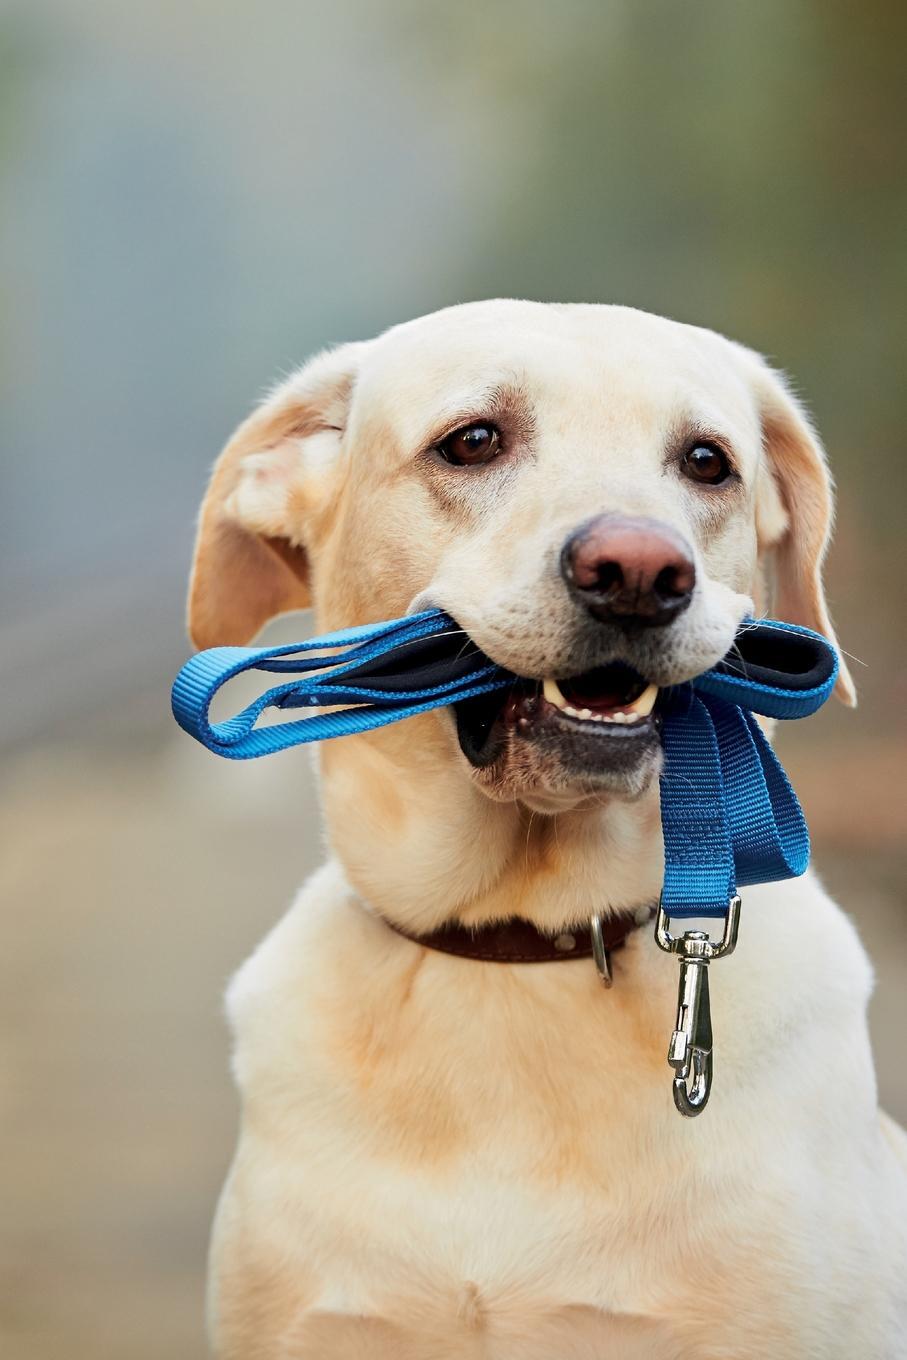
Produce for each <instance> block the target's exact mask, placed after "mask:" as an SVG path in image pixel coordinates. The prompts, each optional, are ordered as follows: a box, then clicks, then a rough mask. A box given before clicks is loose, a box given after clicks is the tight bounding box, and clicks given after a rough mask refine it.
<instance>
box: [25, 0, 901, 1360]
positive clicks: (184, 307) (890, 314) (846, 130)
mask: <svg viewBox="0 0 907 1360" xmlns="http://www.w3.org/2000/svg"><path fill="white" fill-rule="evenodd" d="M905 40H907V11H905V10H904V8H903V6H900V5H896V4H894V3H883V0H866V2H865V3H863V4H862V5H860V6H855V5H852V6H849V5H845V4H840V3H837V0H831V3H818V0H816V2H815V3H805V2H804V0H761V3H759V4H753V5H744V4H730V5H729V4H727V3H724V2H723V0H703V2H702V3H697V4H692V5H691V4H687V5H678V4H677V3H676V0H559V3H558V4H553V3H552V4H541V3H527V2H520V3H518V2H517V0H492V2H491V3H489V4H487V5H483V6H478V5H476V6H472V7H466V6H463V5H450V4H441V3H436V2H435V0H382V2H381V3H378V2H377V0H375V2H374V3H372V2H370V0H340V2H339V3H333V4H331V3H317V2H315V0H302V2H300V0H294V3H289V2H288V3H278V2H276V0H274V2H271V3H263V4H258V5H254V6H253V5H249V4H240V3H237V0H180V3H176V0H154V3H152V2H151V0H133V2H132V3H130V4H123V3H122V0H82V3H80V4H78V5H75V4H73V3H71V0H7V3H6V5H5V6H4V8H3V9H2V11H0V178H2V192H0V239H2V243H3V247H4V250H3V255H4V260H5V265H6V278H5V295H4V306H3V309H2V313H0V336H2V340H0V354H2V374H0V384H2V390H0V398H2V399H0V456H2V470H0V475H2V494H0V520H2V522H0V529H2V532H0V685H2V693H3V697H4V702H3V704H2V706H0V745H2V746H3V747H4V748H5V750H6V752H7V769H8V772H9V778H8V781H7V785H6V792H5V793H4V794H3V796H2V801H0V831H2V832H3V833H4V839H5V849H6V853H5V855H4V860H3V867H2V870H0V873H2V878H0V884H2V887H3V889H4V898H5V900H4V908H5V909H6V919H7V924H6V926H5V931H6V946H5V949H4V951H3V961H2V962H0V983H2V987H0V996H2V1000H0V1007H2V1013H3V1016H4V1020H5V1022H6V1025H5V1027H4V1030H5V1035H6V1037H5V1039H4V1044H5V1046H6V1054H7V1057H8V1063H9V1073H10V1080H9V1085H8V1089H9V1092H10V1097H9V1103H10V1111H9V1112H10V1118H9V1120H8V1122H7V1125H6V1127H7V1130H8V1133H9V1135H10V1137H11V1143H10V1147H9V1149H8V1151H7V1153H6V1154H5V1155H4V1156H3V1158H2V1159H0V1165H2V1167H3V1170H4V1173H7V1174H8V1175H9V1176H10V1179H11V1181H12V1186H11V1193H10V1197H9V1200H10V1203H11V1205H12V1209H13V1212H12V1214H11V1215H10V1217H9V1220H8V1222H7V1224H6V1230H7V1231H6V1235H5V1238H4V1240H3V1243H2V1244H0V1269H2V1272H3V1273H2V1278H0V1289H2V1290H3V1292H2V1294H0V1337H2V1336H3V1335H4V1328H5V1329H6V1331H7V1332H8V1334H9V1337H10V1338H11V1339H12V1340H13V1341H14V1343H15V1346H14V1353H15V1354H16V1355H17V1356H23V1357H27V1360H35V1358H36V1357H39V1356H42V1357H43V1356H45V1355H46V1356H50V1355H54V1356H57V1355H59V1354H60V1353H66V1354H67V1355H69V1356H73V1357H78V1356H80V1355H81V1354H83V1353H84V1354H85V1355H91V1356H93V1357H95V1360H97V1358H98V1357H104V1356H108V1355H109V1356H111V1357H114V1356H115V1357H117V1360H124V1357H130V1360H133V1358H134V1360H139V1357H145V1356H148V1357H151V1356H159V1355H161V1354H163V1353H165V1351H166V1352H167V1353H171V1354H176V1353H178V1354H180V1355H181V1356H191V1355H200V1354H201V1353H202V1349H201V1347H202V1342H201V1333H200V1322H199V1307H200V1299H199V1291H200V1279H201V1270H202V1256H203V1251H204V1242H205V1237H206V1232H207V1222H208V1218H209V1214H210V1207H211V1201H212V1197H213V1195H214V1193H215V1189H216V1186H217V1183H218V1181H219V1179H220V1177H221V1175H222V1172H223V1167H224V1164H225V1161H226V1159H227V1157H228V1155H229V1148H230V1142H231V1139H232V1131H233V1118H234V1114H233V1107H232V1097H231V1094H230V1091H229V1086H228V1083H227V1080H226V1077H225V1053H226V1041H225V1036H224V1034H223V1032H222V1029H221V1026H220V1021H219V1017H218V1005H219V1001H218V997H219V993H220V990H221V986H222V983H223V979H224V977H225V976H226V974H227V973H228V972H229V970H230V969H231V968H232V967H234V966H235V965H236V963H237V962H238V961H239V959H240V958H241V956H242V954H243V953H244V952H245V951H246V950H247V949H248V948H249V947H250V945H251V943H252V941H253V940H254V939H255V938H256V937H257V935H259V934H260V933H261V932H262V930H264V929H265V928H266V925H267V924H268V923H269V922H270V921H271V920H272V919H273V918H274V917H275V915H276V914H277V912H278V911H279V910H280V908H281V906H282V905H283V902H284V901H285V899H286V896H287V894H288V893H289V892H290V891H291V888H292V885H293V884H294V882H296V881H298V879H299V878H300V877H301V876H302V874H303V872H304V871H305V869H306V868H307V867H308V866H309V865H311V864H312V863H314V862H315V860H316V858H317V856H318V853H319V846H318V832H317V812H316V807H315V803H314V799H313V794H312V787H311V782H310V780H309V777H308V766H307V764H306V762H305V761H301V760H300V759H299V757H298V756H297V757H295V758H292V759H288V758H285V757H281V758H280V759H278V760H276V761H275V762H274V768H273V769H269V770H267V771H258V770H255V771H252V770H251V769H250V768H248V767H243V769H242V770H241V772H240V771H237V770H235V769H233V768H230V769H229V770H228V771H225V770H221V769H219V768H218V769H214V768H213V765H214V762H212V761H211V760H210V759H209V758H208V757H206V756H205V755H204V753H202V752H200V751H198V752H197V751H194V750H187V749H186V747H187V745H188V743H185V742H184V741H183V740H181V739H179V738H178V737H177V736H176V735H175V734H174V732H173V730H172V727H171V723H170V720H169V716H168V712H167V690H168V686H169V681H170V679H171V678H172V674H173V672H174V670H175V668H176V666H177V665H178V664H179V662H180V660H181V659H182V658H183V656H184V655H185V652H186V646H187V645H186V642H185V639H184V635H183V631H182V607H183V606H182V599H183V589H184V580H185V574H186V569H187V565H188V559H189V553H190V546H191V536H192V525H193V517H194V513H195V509H196V506H197V504H198V501H199V498H200V496H201V492H202V488H203V486H204V482H205V478H206V474H207V470H208V467H209V465H210V463H211V460H212V458H213V457H214V455H215V453H216V451H217V449H218V447H219V446H220V445H221V444H222V443H223V441H224V440H225V438H226V437H227V435H228V434H229V432H230V430H231V429H232V427H233V426H234V425H235V423H236V422H237V421H238V420H239V419H240V418H241V417H242V416H243V414H244V413H245V412H246V411H247V410H248V409H249V407H250V406H251V405H252V403H253V402H254V401H255V400H256V398H257V396H258V395H259V393H260V392H261V390H262V388H263V387H264V386H265V385H266V384H268V383H269V382H270V381H271V380H272V379H274V378H275V377H276V376H278V375H279V374H280V373H281V372H284V371H286V370H287V369H288V368H290V367H291V366H292V365H294V364H295V363H297V362H298V361H300V360H301V359H303V358H304V357H305V356H306V355H307V353H309V352H310V351H311V350H313V349H315V348H318V347H320V346H322V345H324V344H327V343H329V342H332V341H339V340H345V339H354V338H357V337H364V336H368V335H371V334H373V333H374V332H375V331H376V330H378V329H380V328H382V327H384V326H386V325H388V324H391V323H393V322H395V321H397V320H401V319H405V318H407V317H410V316H412V315H415V314H418V313H421V312H425V311H429V310H432V309H434V308H436V307H439V306H442V305H444V304H446V303H450V302H455V301H460V300H465V299H469V298H475V297H481V296H488V295H502V294H505V295H506V294H512V295H520V296H528V297H536V298H542V299H560V300H582V301H598V300H601V301H620V302H627V303H631V304H634V305H637V306H641V307H644V308H649V309H651V310H654V311H658V312H663V313H666V314H668V315H671V316H675V317H677V318H679V319H682V320H687V321H693V322H697V323H700V324H704V325H708V326H713V327H716V328H718V329H720V330H724V331H727V332H728V333H730V334H732V335H733V336H735V337H736V338H738V339H741V340H743V341H745V342H747V343H749V344H751V345H753V346H755V347H757V348H759V349H762V350H764V351H766V352H767V353H769V354H770V355H771V357H772V358H773V359H774V361H775V362H777V363H779V364H780V365H782V366H783V367H785V368H787V369H788V370H789V371H790V372H791V373H792V374H793V375H794V377H795V379H796V382H797V385H798V387H799V389H800V391H801V392H802V393H803V395H804V396H805V398H806V400H807V402H808V403H809V405H810V406H811V408H812V410H813V411H814V413H815V416H816V418H817V421H818V424H819V427H820V429H821V431H822V432H823V434H824V437H825V439H826V442H827V444H828V447H829V450H830V454H831V458H832V462H833V465H834V468H835V471H836V474H837V478H838V481H839V485H840V516H839V531H838V537H837V541H836V547H835V551H834V555H833V558H832V562H831V568H830V579H831V588H832V598H833V603H834V609H835V613H836V616H837V618H838V621H839V624H840V633H841V636H842V639H843V641H844V645H845V646H846V647H847V649H848V650H849V651H850V652H852V653H854V654H855V655H856V656H857V657H858V658H859V661H860V662H862V663H865V664H858V665H857V667H856V670H857V678H858V681H859V683H860V687H861V692H862V697H863V705H862V707H861V709H860V711H859V712H858V714H856V715H851V714H845V713H843V712H842V711H840V710H837V711H834V712H831V711H829V712H828V713H823V714H822V715H820V716H819V717H817V718H816V719H815V720H814V721H813V722H812V723H810V724H809V725H808V729H807V726H806V725H804V728H803V730H800V731H796V732H793V733H791V734H790V736H787V735H786V736H785V751H786V753H787V756H788V760H789V763H790V764H791V767H792V768H793V770H794V772H795V775H796V778H797V782H798V785H799V787H800V788H801V790H802V792H803V794H804V801H805V802H806V805H807V809H808V811H809V813H810V817H811V821H812V823H813V827H814V830H815V833H816V840H817V845H818V851H819V855H818V858H819V863H820V866H821V867H822V868H823V869H824V871H825V872H826V874H827V876H828V877H829V879H830V880H831V881H832V884H833V886H834V887H836V889H837V890H838V891H839V892H840V894H841V896H842V900H845V901H846V904H847V906H848V908H849V909H852V910H853V911H854V912H855V914H856V915H857V918H858V923H859V924H860V926H861V929H862V930H863V933H864V936H865V937H866V938H867V940H868V941H869V944H870V947H871V948H873V950H874V953H875V956H876V958H877V959H878V961H879V967H880V977H881V983H880V987H879V992H878V997H877V1000H876V1002H875V1003H874V1005H875V1009H874V1012H873V1020H874V1025H875V1030H876V1038H877V1042H878V1045H879V1054H880V1073H881V1079H882V1091H883V1096H884V1098H885V1099H886V1100H887V1101H888V1103H889V1104H890V1105H891V1106H892V1107H893V1108H894V1109H895V1110H897V1111H898V1112H899V1113H900V1115H901V1116H902V1117H904V1116H905V1115H907V1090H905V1085H907V1083H905V1079H904V1074H903V1071H902V1067H901V1064H900V1062H899V1057H898V1052H897V1043H896V1042H895V1041H894V1037H893V1036H895V1035H896V1034H897V1032H898V1030H899V1028H900V1030H902V1029H903V1023H904V1018H905V1012H904V1007H903V1004H902V1003H901V1002H900V995H901V990H902V988H903V981H904V977H905V968H907V959H905V951H907V935H905V926H904V919H905V918H904V914H903V905H904V893H903V889H902V887H901V886H900V885H901V882H902V876H903V870H904V867H905V865H904V855H903V849H902V845H903V830H904V818H903V809H904V804H905V798H904V793H905V784H904V774H903V771H904V769H905V768H907V762H905V755H907V751H905V744H907V742H905V719H904V711H905V704H904V700H905V697H907V693H905V681H904V673H905V671H904V659H905V658H904V646H903V639H902V629H901V626H900V625H901V620H902V617H903V602H902V598H901V596H902V590H901V587H900V571H901V568H902V565H903V551H902V547H901V539H902V532H901V519H902V516H903V507H904V490H905V471H904V458H903V454H902V442H903V435H902V431H903V427H904V417H905V409H904V406H905V402H904V396H903V390H904V385H903V378H902V366H903V360H904V353H905V344H904V339H905V335H904V330H905V324H907V323H905V315H907V314H905V309H904V306H903V296H904V293H903V289H904V283H905V277H904V276H905V268H907V265H905V251H904V246H903V223H904V220H905V211H904V209H905V203H904V197H905V189H904V184H905V177H904V175H903V166H902V165H901V164H900V161H901V154H900V153H901V148H902V145H903V138H904V131H905V127H904V110H905V93H904V81H903V68H902V57H903V52H904V50H905ZM293 626H294V627H298V624H296V625H293ZM240 831H241V832H242V835H240ZM137 979H138V980H137ZM4 1286H5V1289H4ZM63 1338H65V1340H64V1339H63Z"/></svg>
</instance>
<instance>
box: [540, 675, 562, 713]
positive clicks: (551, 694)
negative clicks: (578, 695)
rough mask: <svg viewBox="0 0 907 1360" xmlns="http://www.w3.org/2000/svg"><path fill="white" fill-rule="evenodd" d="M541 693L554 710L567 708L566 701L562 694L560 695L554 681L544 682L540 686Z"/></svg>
mask: <svg viewBox="0 0 907 1360" xmlns="http://www.w3.org/2000/svg"><path fill="white" fill-rule="evenodd" d="M542 693H543V694H544V696H545V698H546V699H547V700H548V702H549V704H553V705H554V707H555V708H562V709H566V708H567V707H568V704H567V700H566V699H565V698H564V696H563V694H561V691H560V687H559V685H558V683H557V681H556V680H550V679H549V680H546V681H545V682H544V684H543V685H542Z"/></svg>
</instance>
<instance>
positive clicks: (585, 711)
mask: <svg viewBox="0 0 907 1360" xmlns="http://www.w3.org/2000/svg"><path fill="white" fill-rule="evenodd" d="M579 716H580V717H581V718H591V717H592V709H591V708H581V709H580V711H579Z"/></svg>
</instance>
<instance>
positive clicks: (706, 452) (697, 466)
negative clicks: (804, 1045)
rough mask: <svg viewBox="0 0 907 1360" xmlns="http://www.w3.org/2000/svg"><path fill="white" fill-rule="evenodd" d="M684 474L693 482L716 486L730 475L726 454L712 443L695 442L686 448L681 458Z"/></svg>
mask: <svg viewBox="0 0 907 1360" xmlns="http://www.w3.org/2000/svg"><path fill="white" fill-rule="evenodd" d="M681 469H682V471H683V473H684V476H686V477H689V478H690V480H691V481H693V482H705V483H706V484H707V485H708V486H717V485H718V483H719V482H723V481H726V480H727V478H728V477H729V476H730V475H731V465H730V463H729V462H728V460H727V456H726V454H724V453H722V451H721V449H719V448H717V447H716V446H715V445H714V444H695V445H694V446H693V448H691V449H687V451H686V453H685V454H684V455H683V458H682V460H681Z"/></svg>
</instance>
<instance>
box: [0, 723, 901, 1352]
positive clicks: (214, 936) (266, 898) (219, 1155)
mask: <svg viewBox="0 0 907 1360" xmlns="http://www.w3.org/2000/svg"><path fill="white" fill-rule="evenodd" d="M140 730H141V727H140ZM90 737H91V740H89V741H88V742H85V741H79V740H70V741H69V742H68V743H66V744H65V745H64V747H63V749H62V751H61V750H60V749H59V748H53V749H51V748H50V747H47V748H43V749H42V748H36V749H34V750H32V751H30V752H28V753H27V754H25V755H23V756H21V757H20V758H19V759H17V760H14V761H12V762H11V764H10V767H9V771H8V774H9V778H8V780H7V783H6V786H5V791H4V795H3V799H2V803H0V834H2V839H3V843H4V844H5V845H6V847H7V850H6V853H5V856H4V859H3V863H2V869H0V891H2V894H3V896H4V898H5V900H7V901H8V902H9V904H10V907H11V910H10V912H9V915H8V918H7V923H6V926H5V928H4V943H3V949H2V951H0V1025H2V1033H3V1035H4V1040H3V1044H4V1048H3V1052H2V1063H3V1078H2V1089H3V1107H4V1108H3V1120H2V1128H3V1134H2V1143H0V1166H2V1168H3V1180H4V1190H3V1200H4V1208H3V1230H2V1235H0V1296H2V1300H3V1303H2V1310H0V1340H2V1341H4V1342H5V1343H6V1349H5V1350H4V1351H3V1353H4V1354H5V1355H9V1356H10V1357H11V1360H12V1357H15V1360H59V1357H60V1356H61V1355H65V1356H66V1357H67V1360H82V1357H84V1358H85V1360H89V1358H90V1360H127V1358H128V1360H161V1357H163V1356H178V1357H179V1358H180V1360H196V1357H197V1358H198V1360H201V1357H202V1356H203V1355H204V1353H205V1352H204V1342H203V1336H202V1293H203V1272H204V1257H205V1248H206V1241H207V1233H208V1227H209V1223H210V1219H211V1214H212V1211H213V1207H214V1202H215V1197H216V1194H217V1191H218V1188H219V1185H220V1182H221V1179H222V1177H223V1175H224V1172H225V1170H226V1167H227V1163H228V1159H229V1157H230V1153H231V1147H232V1141H233V1135H234V1128H235V1118H236V1111H235V1103H234V1098H233V1092H232V1088H231V1086H230V1083H229V1080H228V1075H227V1038H226V1033H225V1029H224V1026H223V1024H222V1021H221V1017H220V998H221V993H222V989H223V986H224V982H225V979H226V978H227V976H228V975H229V973H230V972H231V971H232V970H233V969H234V968H235V967H236V966H237V964H238V963H239V962H240V961H241V960H242V958H243V957H244V956H245V955H246V953H247V952H248V951H249V950H250V949H251V948H252V946H253V944H254V943H255V941H256V940H257V939H258V938H259V937H260V936H261V934H262V933H263V932H264V931H265V930H266V929H267V927H268V926H269V924H270V923H271V922H272V921H273V920H274V919H275V918H276V916H277V915H278V913H279V912H280V910H281V909H282V907H283V906H284V905H285V904H286V903H287V901H288V899H289V897H290V895H291V893H292V891H293V889H294V888H295V886H296V884H297V883H298V881H299V880H300V879H301V878H302V876H303V874H304V873H305V871H306V870H307V869H308V868H309V867H310V866H312V865H313V864H314V863H315V862H316V861H317V859H318V856H319V834H320V833H319V821H318V809H317V805H316V802H315V798H314V787H313V778H312V775H311V772H310V767H309V763H308V761H307V759H306V757H305V756H304V755H301V754H300V753H299V752H290V753H287V754H286V755H283V756H278V757H274V758H273V759H272V760H271V761H270V762H262V764H261V765H260V766H256V765H253V764H242V763H238V764H231V763H230V762H228V761H219V760H216V759H215V758H214V757H213V756H210V755H208V753H207V752H204V751H203V750H202V749H201V748H196V747H195V746H194V744H192V743H190V742H189V741H188V739H184V738H182V737H180V736H171V735H169V734H167V732H166V728H165V726H164V723H163V720H162V722H161V724H160V726H159V728H158V730H157V731H156V732H154V733H153V736H152V734H150V733H149V732H148V731H147V730H146V731H145V734H144V736H143V737H142V738H140V740H139V744H138V745H137V746H135V747H134V748H133V749H126V750H124V749H122V747H121V746H120V744H119V743H113V744H111V743H109V742H105V739H104V735H103V732H102V731H101V730H100V729H95V730H94V731H92V732H91V734H90ZM789 763H790V765H791V769H792V772H793V773H794V775H795V777H797V776H798V775H803V776H805V778H804V779H801V780H800V783H801V787H802V786H803V785H804V783H805V784H806V786H807V788H809V787H810V786H812V787H813V788H814V789H816V790H817V789H818V787H819V786H820V785H821V784H822V783H823V782H824V783H825V784H826V785H827V784H828V783H829V781H830V780H831V779H832V778H833V777H834V770H833V769H832V768H826V767H825V766H824V763H823V764H820V765H816V766H814V768H813V770H812V772H810V766H809V761H807V760H806V759H805V758H800V757H798V758H797V759H796V760H792V761H791V762H789ZM811 802H816V803H817V811H818V813H819V832H820V834H819V836H818V848H817V858H818V863H819V864H820V866H821V868H822V871H823V873H824V876H825V878H826V880H827V882H828V883H829V885H830V886H831V887H832V888H833V889H834V890H835V892H836V893H837V894H838V897H839V900H840V901H841V902H842V903H843V904H844V905H845V907H846V909H847V910H848V911H849V912H851V913H852V914H853V916H854V918H855V919H856V921H857V924H858V926H859V928H860V931H861V933H862V936H863V939H864V942H865V944H866V945H867V947H868V949H869V952H870V954H871V955H872V957H873V959H874V962H875V965H876V968H877V970H878V988H877V991H876V995H875V999H874V1002H873V1009H872V1025H873V1033H874V1038H875V1044H876V1053H877V1058H878V1067H879V1076H880V1084H881V1097H882V1100H883V1102H884V1104H885V1105H886V1106H887V1107H888V1109H889V1110H890V1111H891V1112H892V1113H894V1114H895V1115H897V1116H898V1117H899V1118H900V1119H902V1120H907V1073H905V1070H904V1062H903V1036H904V1032H905V1026H907V996H905V991H904V985H903V982H904V978H905V976H907V912H905V910H904V908H905V900H904V899H905V894H904V886H903V885H904V882H905V871H907V856H905V854H904V852H903V850H902V849H901V848H900V847H899V846H898V845H897V844H896V843H895V842H889V843H888V844H884V845H882V846H881V847H880V848H878V849H876V850H874V851H873V852H872V853H870V852H869V851H868V849H867V847H866V845H865V843H861V840H860V836H861V834H862V833H861V832H860V830H859V828H857V829H856V836H854V835H853V834H851V835H849V836H848V835H845V834H843V833H842V830H841V826H840V825H839V824H836V823H835V821H834V819H833V817H832V815H831V813H830V812H829V811H828V809H826V810H825V811H824V813H823V811H822V808H821V806H820V804H821V799H816V800H814V799H812V798H810V797H808V798H807V803H808V806H809V804H810V803H811ZM816 821H817V819H816V817H814V818H813V822H814V825H816ZM823 823H824V826H825V832H824V833H823V831H822V824H823ZM851 830H852V832H853V819H852V818H851ZM864 831H865V828H864ZM842 836H843V839H842ZM797 947H798V948H808V941H807V942H802V941H798V942H797ZM817 1155H818V1149H817Z"/></svg>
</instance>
